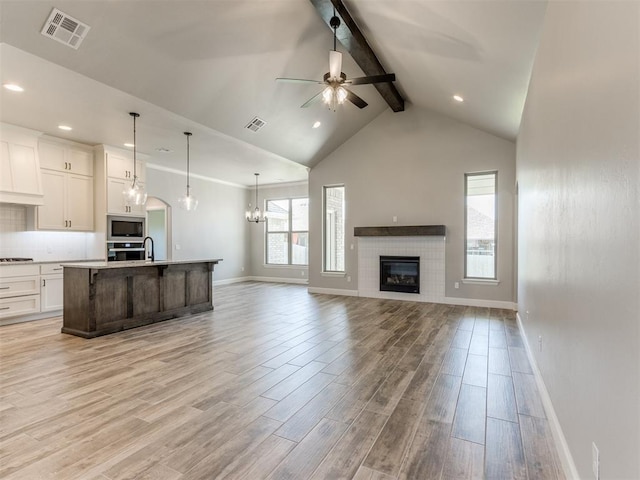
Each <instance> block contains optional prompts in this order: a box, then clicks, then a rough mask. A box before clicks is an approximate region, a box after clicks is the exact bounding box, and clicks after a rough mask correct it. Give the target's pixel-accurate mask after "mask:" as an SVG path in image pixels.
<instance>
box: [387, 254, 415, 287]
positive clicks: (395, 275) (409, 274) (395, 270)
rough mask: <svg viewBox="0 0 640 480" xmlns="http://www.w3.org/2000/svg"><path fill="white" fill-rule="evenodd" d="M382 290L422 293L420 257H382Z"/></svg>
mask: <svg viewBox="0 0 640 480" xmlns="http://www.w3.org/2000/svg"><path fill="white" fill-rule="evenodd" d="M380 290H381V291H385V292H404V293H420V257H383V256H381V257H380Z"/></svg>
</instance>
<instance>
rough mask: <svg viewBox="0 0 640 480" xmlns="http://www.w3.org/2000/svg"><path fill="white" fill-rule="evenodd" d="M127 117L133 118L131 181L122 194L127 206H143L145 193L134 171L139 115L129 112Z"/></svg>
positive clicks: (145, 197)
mask: <svg viewBox="0 0 640 480" xmlns="http://www.w3.org/2000/svg"><path fill="white" fill-rule="evenodd" d="M129 115H131V116H132V117H133V181H132V182H131V185H130V186H129V188H127V189H126V190H125V191H124V192H122V193H123V195H124V201H125V203H126V204H127V205H144V204H145V202H146V201H147V192H146V191H145V189H144V186H143V185H141V184H140V182H139V181H138V175H137V171H136V163H137V162H136V148H137V146H138V144H137V143H136V118H138V117H139V116H140V114H139V113H136V112H129Z"/></svg>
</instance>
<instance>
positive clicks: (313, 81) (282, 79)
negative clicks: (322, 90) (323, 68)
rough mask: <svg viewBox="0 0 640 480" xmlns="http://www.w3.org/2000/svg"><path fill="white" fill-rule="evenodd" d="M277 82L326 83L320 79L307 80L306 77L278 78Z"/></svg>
mask: <svg viewBox="0 0 640 480" xmlns="http://www.w3.org/2000/svg"><path fill="white" fill-rule="evenodd" d="M276 82H287V83H315V84H320V85H322V84H324V82H320V81H318V80H306V79H304V78H276Z"/></svg>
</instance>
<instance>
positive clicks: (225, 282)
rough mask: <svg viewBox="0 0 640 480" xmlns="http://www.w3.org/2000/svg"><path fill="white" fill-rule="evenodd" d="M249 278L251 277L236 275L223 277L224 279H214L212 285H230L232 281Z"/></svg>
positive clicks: (236, 281)
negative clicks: (234, 276)
mask: <svg viewBox="0 0 640 480" xmlns="http://www.w3.org/2000/svg"><path fill="white" fill-rule="evenodd" d="M250 278H251V277H236V278H225V279H224V280H214V281H213V286H214V287H215V286H218V285H230V284H232V283H240V282H246V281H248V280H249V279H250Z"/></svg>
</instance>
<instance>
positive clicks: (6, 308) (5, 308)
mask: <svg viewBox="0 0 640 480" xmlns="http://www.w3.org/2000/svg"><path fill="white" fill-rule="evenodd" d="M10 308H11V307H1V308H0V310H9V309H10Z"/></svg>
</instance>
